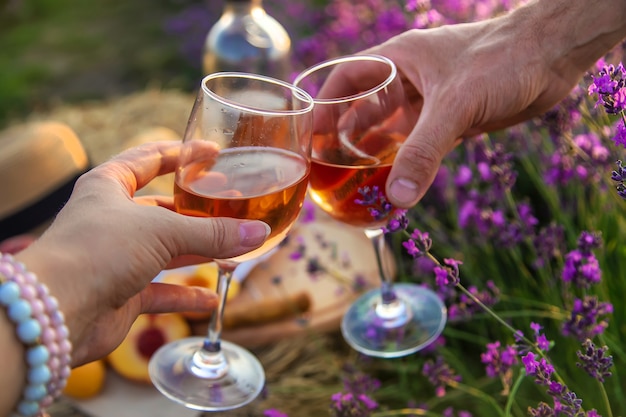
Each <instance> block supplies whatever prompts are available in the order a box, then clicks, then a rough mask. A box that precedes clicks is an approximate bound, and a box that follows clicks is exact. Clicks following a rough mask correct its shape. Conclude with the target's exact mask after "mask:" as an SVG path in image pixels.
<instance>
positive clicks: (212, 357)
mask: <svg viewBox="0 0 626 417" xmlns="http://www.w3.org/2000/svg"><path fill="white" fill-rule="evenodd" d="M218 265H219V279H218V282H217V290H216V291H217V297H218V301H219V302H218V304H217V309H216V310H215V311H214V312H213V314H212V315H211V321H210V323H209V328H208V332H207V337H206V339H205V340H204V343H203V344H202V349H199V350H198V351H197V352H195V354H194V355H193V357H192V370H193V372H194V373H195V374H196V375H198V376H201V377H204V378H213V379H215V378H219V377H221V376H223V375H225V374H226V372H227V371H228V362H227V361H226V357H225V356H224V353H223V352H222V347H221V340H222V323H223V318H224V308H225V307H226V296H227V294H228V287H229V286H230V280H231V279H232V276H233V271H234V270H235V267H236V266H237V264H236V263H233V262H227V261H225V262H218Z"/></svg>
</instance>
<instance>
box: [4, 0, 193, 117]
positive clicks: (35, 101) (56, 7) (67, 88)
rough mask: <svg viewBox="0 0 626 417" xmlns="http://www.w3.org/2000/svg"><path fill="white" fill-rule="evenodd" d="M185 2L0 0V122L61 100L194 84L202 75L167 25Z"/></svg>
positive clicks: (74, 99) (66, 100) (96, 97)
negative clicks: (181, 52)
mask: <svg viewBox="0 0 626 417" xmlns="http://www.w3.org/2000/svg"><path fill="white" fill-rule="evenodd" d="M181 3H183V2H181V1H178V2H176V1H174V0H169V1H168V0H152V1H149V0H135V1H123V0H91V1H78V2H77V1H70V0H22V1H17V0H0V68H1V70H0V91H2V94H0V125H3V124H6V123H8V122H9V121H10V120H13V119H16V118H20V117H22V116H24V115H26V114H28V113H29V112H32V111H34V110H38V109H46V108H48V107H50V106H53V105H55V104H58V103H60V102H77V101H80V100H85V99H99V98H104V97H110V96H114V95H119V94H125V93H129V92H133V91H137V90H140V89H144V88H146V87H147V86H149V85H158V86H162V87H172V88H183V89H186V88H190V87H189V86H190V85H191V84H190V83H191V82H192V81H191V80H194V79H195V78H194V77H196V76H197V75H198V74H195V73H194V71H195V70H194V69H193V68H191V67H190V65H189V64H188V63H186V62H184V61H183V60H182V59H180V58H179V55H178V51H177V49H176V48H177V45H176V43H175V41H174V40H172V39H170V38H168V36H167V35H166V33H165V32H164V30H163V24H164V22H165V20H166V19H167V18H168V17H171V16H172V15H173V14H174V13H177V12H178V9H179V8H182V7H183V6H182V4H181Z"/></svg>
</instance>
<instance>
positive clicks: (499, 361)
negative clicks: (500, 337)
mask: <svg viewBox="0 0 626 417" xmlns="http://www.w3.org/2000/svg"><path fill="white" fill-rule="evenodd" d="M480 361H481V362H482V363H483V364H484V365H485V372H486V373H487V376H488V377H490V378H500V380H501V381H502V385H503V386H504V390H503V393H504V395H506V393H508V391H509V387H510V386H511V382H512V376H513V372H512V367H513V366H514V365H516V364H517V363H518V359H517V351H516V349H515V347H514V346H511V345H507V346H504V347H502V346H501V345H500V341H495V342H493V343H487V351H486V352H484V353H481V355H480Z"/></svg>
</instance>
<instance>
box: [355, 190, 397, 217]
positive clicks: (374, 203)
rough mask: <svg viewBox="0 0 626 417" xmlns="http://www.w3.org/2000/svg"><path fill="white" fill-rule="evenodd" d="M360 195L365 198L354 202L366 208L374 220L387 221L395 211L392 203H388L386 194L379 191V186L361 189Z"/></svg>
mask: <svg viewBox="0 0 626 417" xmlns="http://www.w3.org/2000/svg"><path fill="white" fill-rule="evenodd" d="M359 194H361V196H362V197H363V198H361V199H355V200H354V202H355V203H356V204H358V205H361V206H366V207H367V210H368V211H369V213H370V214H371V215H372V217H373V218H374V220H383V219H386V218H387V217H389V216H390V215H391V213H392V212H393V210H394V208H393V206H392V205H391V203H389V202H388V201H387V198H386V197H385V194H383V193H382V192H381V191H380V190H379V188H378V186H377V185H375V186H373V187H372V188H370V187H363V188H359Z"/></svg>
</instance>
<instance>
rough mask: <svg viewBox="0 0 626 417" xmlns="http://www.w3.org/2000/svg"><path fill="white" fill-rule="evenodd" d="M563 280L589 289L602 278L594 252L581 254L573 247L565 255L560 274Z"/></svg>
mask: <svg viewBox="0 0 626 417" xmlns="http://www.w3.org/2000/svg"><path fill="white" fill-rule="evenodd" d="M561 277H562V278H563V281H565V282H571V283H572V284H574V286H576V287H578V288H582V289H589V288H590V287H591V286H592V285H593V284H597V283H598V282H600V280H601V279H602V270H601V269H600V264H599V263H598V260H597V259H596V257H595V255H594V254H589V255H586V256H585V255H583V254H582V253H581V252H580V251H579V250H578V249H575V250H573V251H571V252H569V253H567V255H565V265H564V266H563V272H562V274H561Z"/></svg>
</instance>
